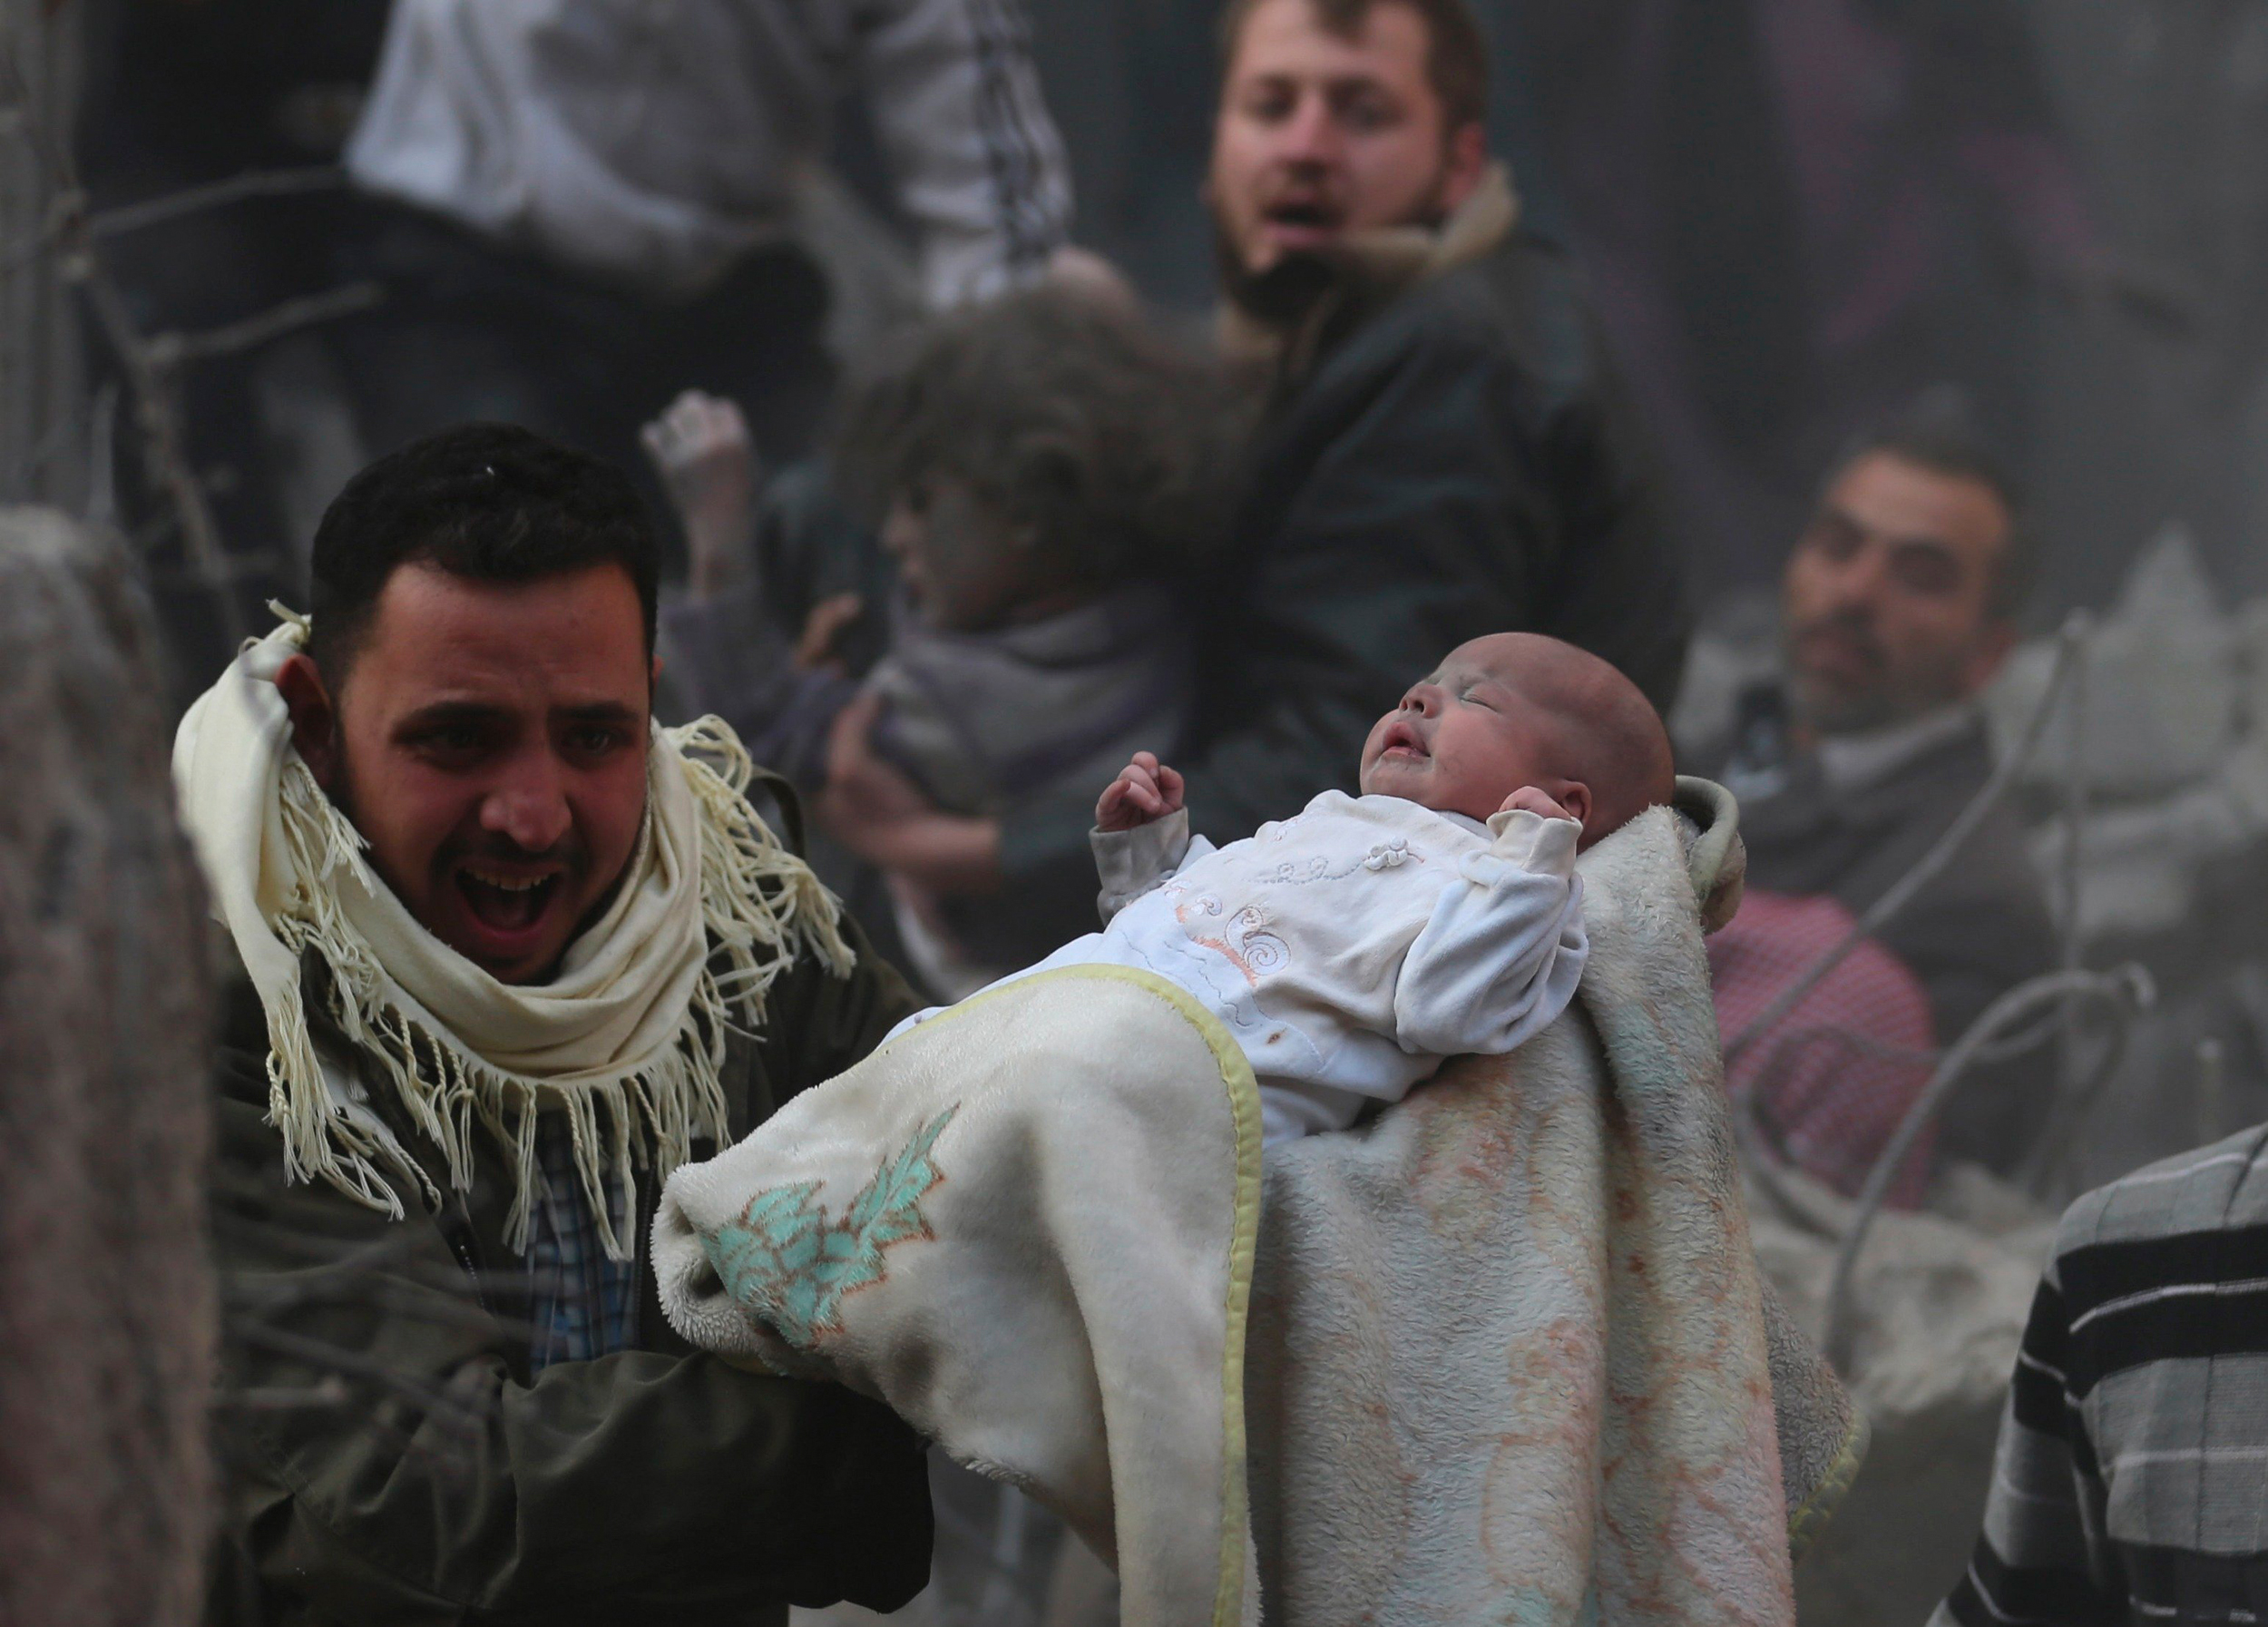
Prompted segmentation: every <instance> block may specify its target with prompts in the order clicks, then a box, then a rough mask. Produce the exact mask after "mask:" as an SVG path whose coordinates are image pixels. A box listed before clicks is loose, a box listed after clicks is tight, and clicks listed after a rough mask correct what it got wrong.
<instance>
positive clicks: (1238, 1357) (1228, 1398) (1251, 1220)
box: [924, 965, 1857, 1627]
mask: <svg viewBox="0 0 2268 1627" xmlns="http://www.w3.org/2000/svg"><path fill="white" fill-rule="evenodd" d="M1090 977H1102V978H1112V979H1116V980H1117V981H1118V982H1120V983H1130V984H1132V985H1135V986H1136V987H1137V988H1142V989H1147V990H1149V992H1150V993H1151V994H1153V995H1157V996H1158V998H1159V999H1160V1000H1163V1001H1164V1002H1165V1003H1166V1004H1167V1005H1170V1006H1172V1007H1173V1009H1174V1010H1175V1011H1176V1012H1177V1013H1178V1014H1180V1016H1181V1018H1182V1020H1183V1021H1184V1022H1186V1023H1188V1024H1189V1026H1190V1027H1192V1028H1194V1029H1196V1030H1197V1031H1198V1036H1199V1037H1200V1038H1202V1039H1203V1040H1204V1041H1205V1044H1206V1048H1207V1050H1209V1051H1211V1052H1212V1054H1213V1062H1214V1063H1215V1065H1216V1066H1217V1067H1218V1068H1219V1069H1220V1079H1221V1083H1222V1084H1223V1085H1224V1086H1225V1087H1226V1088H1227V1092H1228V1111H1229V1114H1230V1116H1231V1117H1232V1118H1233V1119H1234V1120H1235V1121H1236V1126H1237V1209H1236V1221H1235V1230H1234V1231H1233V1233H1232V1235H1231V1236H1230V1238H1229V1242H1228V1302H1227V1306H1226V1307H1224V1308H1225V1310H1226V1311H1227V1338H1226V1339H1225V1340H1224V1343H1223V1348H1222V1351H1221V1435H1222V1436H1223V1441H1222V1453H1223V1456H1222V1463H1221V1511H1220V1525H1221V1532H1220V1585H1219V1587H1218V1589H1217V1591H1216V1592H1215V1593H1214V1595H1213V1621H1212V1627H1238V1623H1240V1622H1242V1621H1243V1620H1244V1592H1245V1542H1246V1522H1247V1520H1248V1517H1249V1510H1248V1507H1247V1502H1246V1499H1247V1495H1248V1491H1247V1487H1246V1484H1245V1473H1246V1469H1245V1331H1246V1325H1247V1323H1248V1321H1249V1319H1250V1315H1251V1305H1252V1264H1253V1259H1254V1257H1255V1256H1256V1254H1257V1253H1258V1252H1259V1246H1260V1085H1259V1082H1258V1081H1257V1080H1256V1079H1255V1078H1254V1077H1253V1076H1252V1063H1251V1062H1250V1061H1249V1060H1248V1059H1247V1058H1246V1055H1245V1054H1244V1047H1243V1046H1241V1045H1239V1044H1237V1042H1236V1039H1235V1037H1234V1036H1233V1035H1231V1034H1229V1032H1228V1030H1227V1029H1226V1028H1224V1027H1222V1026H1221V1024H1220V1019H1219V1018H1218V1017H1216V1016H1215V1015H1214V1014H1212V1013H1211V1012H1209V1011H1207V1010H1206V1009H1205V1007H1204V1006H1202V1005H1198V1002H1197V1001H1196V999H1195V998H1194V997H1192V996H1191V995H1189V993H1188V991H1187V990H1186V989H1183V988H1181V987H1179V986H1178V985H1175V984H1171V983H1168V982H1167V981H1166V979H1164V978H1163V977H1160V976H1158V975H1157V974H1156V973H1154V972H1145V971H1142V970H1141V969H1139V967H1136V966H1110V965H1090V966H1058V967H1056V968H1055V969H1054V970H1052V971H1048V972H1040V973H1035V974H1034V975H1031V976H1030V977H1019V978H1017V979H1016V980H1015V981H1014V982H1013V983H1010V984H1006V985H997V986H995V987H993V988H990V989H987V990H985V991H984V992H982V994H977V995H971V996H970V997H969V998H968V999H966V1000H963V1001H962V1002H960V1003H959V1004H958V1005H953V1006H950V1007H948V1008H947V1009H945V1010H944V1011H942V1012H940V1013H938V1014H937V1015H936V1016H934V1017H932V1018H931V1019H930V1021H931V1022H933V1023H939V1022H944V1021H947V1020H948V1019H950V1018H952V1017H953V1016H954V1015H956V1014H959V1013H961V1012H963V1011H965V1010H967V1009H968V1008H969V1007H970V1006H972V1005H982V1004H983V1003H984V1002H985V1001H987V1000H990V999H992V998H993V997H995V996H996V995H1004V994H1007V993H1008V992H1010V991H1011V990H1012V989H1019V988H1023V987H1025V986H1027V985H1031V984H1035V983H1052V982H1055V981H1058V980H1061V979H1068V978H1090ZM924 1025H926V1024H924ZM1852 1472H1853V1473H1854V1474H1855V1473H1856V1472H1857V1466H1856V1465H1853V1471H1852Z"/></svg>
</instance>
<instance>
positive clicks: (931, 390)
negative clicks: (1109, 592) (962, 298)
mask: <svg viewBox="0 0 2268 1627" xmlns="http://www.w3.org/2000/svg"><path fill="white" fill-rule="evenodd" d="M1232 399H1233V398H1232V396H1231V394H1230V392H1229V390H1228V388H1227V384H1226V382H1225V380H1224V379H1223V378H1222V377H1221V376H1220V375H1219V373H1218V372H1217V369H1215V368H1212V367H1210V366H1209V365H1207V364H1205V363H1202V362H1200V361H1198V359H1197V358H1195V357H1193V356H1191V355H1189V354H1188V353H1185V352H1184V351H1183V350H1182V349H1181V348H1178V347H1177V346H1175V345H1174V344H1172V343H1170V342H1168V340H1167V339H1166V338H1164V337H1163V336H1161V335H1160V334H1158V332H1157V331H1156V330H1155V329H1154V328H1152V327H1150V326H1149V323H1147V322H1146V321H1145V320H1144V319H1142V318H1141V317H1140V316H1139V314H1138V313H1136V312H1135V311H1133V310H1132V309H1121V308H1119V307H1117V306H1115V305H1114V304H1112V303H1111V302H1110V301H1109V300H1107V299H1104V298H1102V297H1100V296H1098V295H1096V294H1093V293H1090V292H1080V291H1074V290H1071V289H1061V288H1055V287H1041V288H1037V289H1029V290H1027V291H1025V292H1022V293H1019V294H1012V295H1010V296H1008V297H1006V298H1004V299H997V300H993V301H992V302H990V303H987V304H984V305H982V306H977V307H973V308H971V309H965V310H961V311H955V312H952V313H950V314H948V315H946V316H944V317H942V318H939V319H936V320H935V321H934V322H931V323H929V324H927V325H925V326H924V327H923V328H921V329H920V330H919V331H918V332H916V333H914V335H912V336H911V337H910V338H908V339H907V340H905V341H904V342H903V343H901V344H900V345H899V346H898V347H896V348H895V349H894V351H893V352H892V353H891V354H890V355H889V356H888V357H887V358H885V362H884V365H883V366H881V367H880V368H876V369H875V370H874V371H873V372H872V373H871V374H869V376H867V377H865V379H863V380H861V381H859V382H857V383H855V385H854V387H853V388H852V389H851V390H850V392H849V393H848V397H847V404H846V410H845V412H844V415H843V419H842V424H841V427H840V430H839V431H838V434H837V437H836V467H837V471H838V477H839V478H840V479H841V480H842V482H843V485H844V489H845V492H846V495H847V496H849V497H850V498H851V500H852V502H853V504H854V505H855V506H856V507H858V508H860V509H861V510H863V511H865V513H866V514H867V515H870V516H871V517H874V518H877V519H878V518H879V517H880V515H882V514H883V513H884V512H885V510H886V509H887V508H888V506H889V505H890V503H891V502H892V500H893V499H894V498H895V497H897V496H900V495H905V494H909V493H914V492H917V491H918V490H919V489H920V488H921V486H922V485H924V483H925V482H927V481H930V480H933V479H936V478H940V477H943V478H951V479H957V480H960V481H963V482H964V483H966V484H967V485H969V486H970V487H971V489H972V490H973V491H974V492H975V494H976V495H978V496H979V497H981V498H982V499H983V500H984V501H985V502H986V503H987V504H988V505H990V506H992V508H993V509H994V510H995V511H996V512H998V513H999V514H1000V515H1002V517H1003V518H1004V519H1006V520H1007V521H1008V522H1009V524H1012V525H1013V526H1015V527H1017V528H1019V529H1020V530H1021V531H1022V532H1024V533H1025V534H1027V535H1028V537H1029V538H1030V540H1031V544H1032V545H1033V546H1034V547H1035V549H1037V550H1038V551H1040V552H1041V553H1042V554H1045V555H1047V556H1048V557H1049V559H1050V561H1051V564H1054V565H1055V566H1056V567H1057V568H1059V569H1061V570H1062V571H1064V572H1065V573H1067V574H1070V575H1071V576H1073V577H1075V578H1077V579H1080V580H1084V581H1087V582H1090V583H1098V584H1100V583H1110V582H1114V581H1118V580H1121V579H1124V578H1127V577H1130V576H1139V575H1170V574H1174V573H1178V572H1179V571H1181V570H1183V569H1185V568H1187V567H1188V566H1189V565H1191V564H1194V563H1195V562H1196V561H1197V560H1198V558H1199V557H1201V555H1202V554H1204V553H1205V552H1206V551H1207V549H1208V548H1209V546H1210V545H1211V544H1212V542H1213V540H1214V538H1215V536H1216V535H1217V530H1218V528H1219V526H1220V524H1221V523H1222V518H1223V511H1224V510H1225V508H1226V506H1227V504H1226V502H1225V501H1224V498H1225V495H1226V486H1227V468H1228V466H1229V461H1230V459H1229V454H1230V451H1231V437H1232V436H1233V434H1234V429H1233V422H1232V407H1231V402H1232Z"/></svg>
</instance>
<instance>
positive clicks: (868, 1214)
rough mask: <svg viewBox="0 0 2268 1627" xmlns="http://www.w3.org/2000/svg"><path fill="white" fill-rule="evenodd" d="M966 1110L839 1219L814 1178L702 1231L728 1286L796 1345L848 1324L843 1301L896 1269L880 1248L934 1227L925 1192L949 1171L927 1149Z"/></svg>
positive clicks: (922, 1136)
mask: <svg viewBox="0 0 2268 1627" xmlns="http://www.w3.org/2000/svg"><path fill="white" fill-rule="evenodd" d="M960 1111H961V1104H960V1103H957V1102H956V1103H953V1105H952V1106H951V1107H948V1108H946V1109H945V1111H944V1112H941V1113H939V1114H938V1115H937V1116H936V1117H935V1118H934V1119H932V1120H930V1122H928V1123H927V1124H924V1126H923V1127H922V1129H921V1131H920V1132H919V1133H917V1134H916V1135H915V1136H914V1139H913V1140H912V1141H910V1142H906V1143H905V1145H904V1147H902V1148H901V1149H899V1151H898V1155H897V1156H896V1157H895V1158H891V1159H885V1160H884V1161H883V1162H882V1163H880V1164H879V1165H877V1166H876V1167H875V1172H874V1178H873V1179H872V1180H870V1181H867V1182H866V1184H865V1186H864V1187H861V1188H860V1189H859V1192H858V1196H857V1197H855V1198H854V1199H852V1200H851V1206H850V1208H849V1209H848V1210H846V1211H845V1212H844V1215H843V1218H842V1219H841V1220H836V1219H835V1218H834V1217H833V1216H832V1215H830V1214H828V1212H827V1210H826V1205H825V1204H824V1203H814V1202H812V1201H811V1199H812V1194H814V1193H815V1192H816V1191H818V1190H819V1183H818V1182H817V1181H798V1182H797V1183H796V1184H795V1185H793V1186H775V1187H767V1189H766V1190H764V1191H760V1192H758V1193H757V1194H756V1196H755V1197H753V1198H751V1199H749V1200H748V1207H747V1208H745V1209H743V1210H741V1211H740V1218H739V1219H738V1220H728V1221H726V1222H725V1223H724V1224H723V1225H721V1226H719V1227H718V1228H717V1234H716V1235H715V1236H714V1237H704V1238H702V1239H701V1247H702V1249H703V1250H704V1251H705V1252H707V1254H708V1255H709V1264H711V1265H713V1266H715V1267H716V1268H717V1274H718V1276H719V1277H721V1278H722V1279H724V1284H725V1291H726V1292H727V1293H728V1294H730V1295H731V1296H732V1297H733V1299H736V1300H738V1302H739V1303H740V1304H741V1305H742V1306H744V1307H746V1308H748V1310H749V1311H751V1312H752V1313H754V1314H755V1315H756V1316H757V1317H758V1318H761V1319H762V1320H763V1321H765V1322H766V1323H767V1324H769V1325H770V1327H771V1328H772V1329H773V1330H774V1331H775V1332H777V1334H778V1335H779V1336H780V1338H784V1339H786V1340H787V1342H788V1343H789V1344H790V1345H793V1346H794V1347H795V1348H797V1349H798V1350H803V1351H810V1350H812V1349H814V1348H816V1346H817V1344H818V1342H819V1339H820V1337H821V1336H822V1335H825V1334H829V1333H839V1332H841V1331H842V1328H843V1323H842V1308H843V1300H844V1299H845V1298H846V1297H847V1296H848V1295H850V1294H853V1293H855V1292H856V1291H857V1290H858V1289H862V1288H865V1287H868V1286H869V1285H871V1284H874V1283H877V1282H880V1281H882V1280H883V1279H885V1278H886V1277H887V1276H888V1275H889V1270H888V1269H887V1267H885V1264H884V1263H883V1259H882V1251H883V1250H885V1249H887V1248H888V1247H890V1245H891V1244H893V1243H903V1242H905V1241H908V1240H913V1239H919V1240H923V1241H924V1242H926V1241H929V1240H934V1238H935V1237H936V1235H937V1234H936V1233H935V1232H934V1231H932V1230H930V1229H929V1222H928V1220H925V1219H924V1218H923V1215H922V1210H921V1201H922V1199H923V1197H924V1196H925V1195H926V1194H927V1193H928V1191H929V1189H930V1188H931V1187H933V1186H935V1185H936V1184H937V1183H938V1182H939V1181H943V1179H944V1178H945V1177H944V1172H943V1171H941V1170H940V1169H938V1168H937V1166H936V1164H935V1163H934V1162H933V1161H931V1159H930V1156H929V1152H930V1149H931V1148H932V1147H934V1146H935V1145H936V1142H937V1137H938V1135H939V1133H940V1132H942V1131H943V1129H944V1127H945V1126H946V1125H947V1124H949V1123H951V1122H953V1114H955V1113H957V1112H960Z"/></svg>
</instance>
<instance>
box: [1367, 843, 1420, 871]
mask: <svg viewBox="0 0 2268 1627" xmlns="http://www.w3.org/2000/svg"><path fill="white" fill-rule="evenodd" d="M1409 858H1410V838H1408V837H1406V836H1397V837H1394V838H1392V839H1391V840H1388V841H1383V842H1380V843H1379V844H1378V845H1377V846H1376V847H1374V848H1372V849H1371V850H1370V857H1369V858H1365V859H1364V860H1363V868H1364V869H1365V870H1391V869H1393V867H1395V866H1396V865H1400V864H1404V863H1407V862H1408V860H1409Z"/></svg>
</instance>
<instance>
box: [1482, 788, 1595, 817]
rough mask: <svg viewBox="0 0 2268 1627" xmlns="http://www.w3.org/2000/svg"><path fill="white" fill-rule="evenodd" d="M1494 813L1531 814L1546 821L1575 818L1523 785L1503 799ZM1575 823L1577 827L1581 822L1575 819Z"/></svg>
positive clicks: (1542, 794)
mask: <svg viewBox="0 0 2268 1627" xmlns="http://www.w3.org/2000/svg"><path fill="white" fill-rule="evenodd" d="M1496 811H1497V812H1499V813H1516V812H1517V813H1531V814H1537V815H1540V817H1542V818H1547V819H1573V818H1575V816H1574V815H1573V814H1571V813H1569V812H1568V810H1567V809H1564V808H1561V807H1560V806H1559V804H1558V803H1557V802H1554V801H1553V800H1552V799H1550V798H1549V797H1548V796H1546V795H1545V794H1544V793H1543V792H1541V791H1540V790H1538V789H1536V788H1535V787H1534V786H1532V785H1523V786H1521V787H1520V789H1518V790H1516V791H1514V792H1513V793H1512V794H1511V795H1510V796H1509V797H1507V798H1505V799H1504V800H1503V802H1502V803H1501V805H1500V806H1499V807H1498V809H1497V810H1496ZM1576 823H1577V824H1581V823H1582V821H1581V820H1579V819H1577V820H1576Z"/></svg>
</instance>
